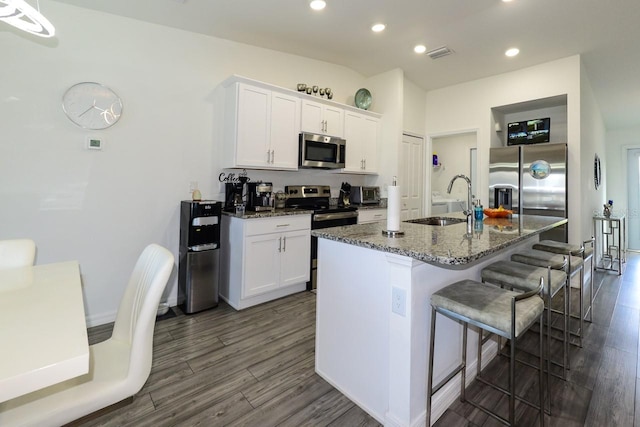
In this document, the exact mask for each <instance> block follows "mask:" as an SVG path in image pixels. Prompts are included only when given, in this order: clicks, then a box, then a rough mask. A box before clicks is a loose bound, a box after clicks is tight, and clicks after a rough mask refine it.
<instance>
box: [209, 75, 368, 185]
mask: <svg viewBox="0 0 640 427" xmlns="http://www.w3.org/2000/svg"><path fill="white" fill-rule="evenodd" d="M222 88H223V89H224V90H223V93H224V108H223V110H224V117H223V118H222V115H220V117H221V120H224V122H223V124H222V126H223V128H224V131H223V134H224V140H223V158H224V163H223V165H222V166H223V167H224V168H247V169H274V170H297V169H298V151H299V147H298V145H299V144H298V139H299V134H300V132H310V133H317V134H322V135H330V136H335V137H339V138H344V139H345V140H346V141H347V153H346V167H345V168H344V169H340V170H337V172H342V173H358V174H375V173H376V172H377V169H378V165H377V162H378V160H377V153H378V143H379V138H380V115H379V114H376V113H372V112H370V111H364V110H360V109H358V108H356V107H352V106H349V105H343V104H339V103H337V102H334V101H330V100H327V99H322V98H317V97H314V96H311V95H307V94H303V93H300V92H296V91H293V90H289V89H285V88H281V87H277V86H273V85H270V84H267V83H263V82H259V81H256V80H251V79H248V78H245V77H240V76H232V77H230V78H229V79H227V80H225V81H224V82H223V83H222Z"/></svg>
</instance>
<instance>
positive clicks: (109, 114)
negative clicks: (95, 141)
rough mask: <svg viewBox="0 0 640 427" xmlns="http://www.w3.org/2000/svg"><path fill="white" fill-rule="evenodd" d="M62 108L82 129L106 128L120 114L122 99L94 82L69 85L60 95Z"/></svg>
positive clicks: (113, 122)
mask: <svg viewBox="0 0 640 427" xmlns="http://www.w3.org/2000/svg"><path fill="white" fill-rule="evenodd" d="M62 109H63V110H64V112H65V114H66V115H67V117H69V119H70V120H71V121H72V122H73V123H75V124H76V125H78V126H80V127H81V128H83V129H91V130H97V129H106V128H108V127H111V126H113V125H114V124H116V122H117V121H118V120H119V119H120V116H121V115H122V100H121V99H120V97H119V96H118V95H116V93H115V92H114V91H112V90H111V89H109V88H108V87H106V86H104V85H102V84H100V83H95V82H82V83H78V84H75V85H73V86H71V87H70V88H69V89H67V91H66V92H65V93H64V95H63V96H62Z"/></svg>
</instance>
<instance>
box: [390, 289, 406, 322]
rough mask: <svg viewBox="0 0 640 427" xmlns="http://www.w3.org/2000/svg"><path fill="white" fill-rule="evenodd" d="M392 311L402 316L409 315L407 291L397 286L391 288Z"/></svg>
mask: <svg viewBox="0 0 640 427" xmlns="http://www.w3.org/2000/svg"><path fill="white" fill-rule="evenodd" d="M391 311H392V312H394V313H396V314H399V315H400V316H406V315H407V291H405V290H404V289H400V288H396V287H392V288H391Z"/></svg>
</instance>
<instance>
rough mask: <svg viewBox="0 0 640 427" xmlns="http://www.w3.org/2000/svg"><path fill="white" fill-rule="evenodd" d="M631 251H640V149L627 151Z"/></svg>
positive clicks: (628, 219)
mask: <svg viewBox="0 0 640 427" xmlns="http://www.w3.org/2000/svg"><path fill="white" fill-rule="evenodd" d="M627 191H628V193H629V194H628V195H627V200H628V203H629V207H628V212H629V215H627V224H628V227H629V243H628V247H629V249H633V250H640V215H637V213H638V212H640V148H634V149H630V150H628V151H627Z"/></svg>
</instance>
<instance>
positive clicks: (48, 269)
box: [0, 261, 89, 402]
mask: <svg viewBox="0 0 640 427" xmlns="http://www.w3.org/2000/svg"><path fill="white" fill-rule="evenodd" d="M87 372H89V343H88V340H87V326H86V322H85V315H84V305H83V300H82V287H81V283H80V269H79V266H78V262H77V261H69V262H61V263H55V264H45V265H37V266H34V267H25V268H12V269H6V270H0V402H4V401H6V400H10V399H13V398H15V397H18V396H21V395H23V394H27V393H30V392H32V391H35V390H39V389H41V388H44V387H48V386H50V385H52V384H56V383H59V382H62V381H65V380H68V379H70V378H73V377H77V376H79V375H83V374H86V373H87Z"/></svg>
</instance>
